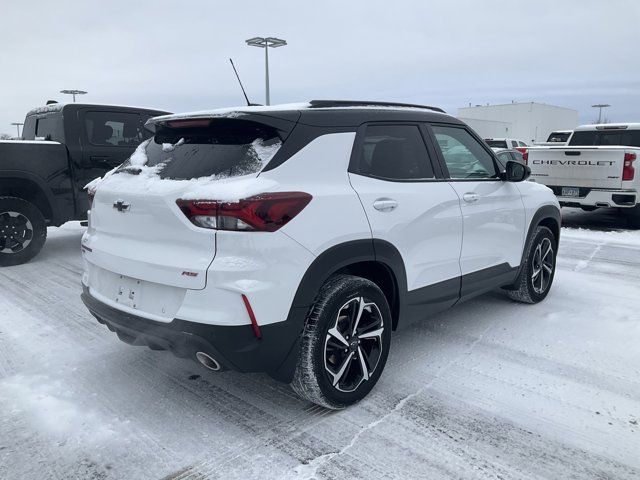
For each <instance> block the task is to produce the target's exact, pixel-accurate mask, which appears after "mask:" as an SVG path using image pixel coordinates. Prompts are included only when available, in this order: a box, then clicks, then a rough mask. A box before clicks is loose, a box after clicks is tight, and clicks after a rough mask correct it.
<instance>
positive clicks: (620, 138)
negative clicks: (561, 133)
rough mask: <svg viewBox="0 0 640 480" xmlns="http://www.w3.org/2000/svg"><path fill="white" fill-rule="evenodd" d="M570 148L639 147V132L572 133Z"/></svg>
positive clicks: (600, 131)
mask: <svg viewBox="0 0 640 480" xmlns="http://www.w3.org/2000/svg"><path fill="white" fill-rule="evenodd" d="M569 145H571V146H585V147H586V146H591V145H622V146H627V147H640V130H595V131H584V132H574V133H573V136H572V137H571V140H570V141H569Z"/></svg>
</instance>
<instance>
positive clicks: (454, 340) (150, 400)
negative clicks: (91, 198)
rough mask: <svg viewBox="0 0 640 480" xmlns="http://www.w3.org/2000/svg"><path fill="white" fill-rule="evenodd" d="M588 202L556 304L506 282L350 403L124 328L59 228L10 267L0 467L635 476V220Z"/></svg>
mask: <svg viewBox="0 0 640 480" xmlns="http://www.w3.org/2000/svg"><path fill="white" fill-rule="evenodd" d="M585 215H586V214H582V213H576V212H572V213H569V214H568V215H567V223H568V224H569V225H572V226H584V225H586V224H587V222H589V224H590V225H593V224H595V226H596V228H597V230H598V231H594V230H583V229H573V228H570V229H565V230H564V231H563V239H562V245H561V254H560V258H559V260H558V268H559V270H558V273H557V277H556V284H555V286H554V289H553V291H552V293H551V294H550V296H549V297H548V299H547V300H546V301H545V302H544V303H542V304H540V305H535V306H522V305H519V304H515V303H513V302H510V301H509V300H508V299H506V297H505V296H504V295H503V294H502V293H500V292H496V293H493V294H489V295H487V296H484V297H482V298H478V299H476V300H473V301H471V302H469V303H467V304H464V305H461V306H459V307H456V308H455V309H453V310H450V311H448V312H445V313H442V314H440V315H438V316H436V317H433V318H431V319H429V320H427V321H425V322H424V323H422V324H418V325H414V326H412V327H409V328H407V329H405V330H402V331H400V332H398V333H397V334H396V335H395V336H394V338H393V343H392V352H391V355H390V359H389V363H388V365H387V368H386V370H385V373H384V375H383V376H382V379H381V381H380V383H379V384H378V386H377V388H376V389H375V390H374V391H373V393H372V394H371V396H370V397H368V398H367V399H366V400H365V401H363V402H362V403H360V404H359V405H357V406H355V407H352V408H349V409H347V410H345V411H341V412H337V413H336V412H330V411H326V410H324V409H322V408H319V407H316V406H313V405H310V404H308V403H305V402H302V401H300V400H298V399H297V398H296V397H295V396H294V395H293V393H292V392H291V391H290V390H289V388H288V387H287V386H286V385H281V384H278V383H276V382H274V381H272V380H270V379H269V378H268V377H266V376H263V375H241V374H236V373H233V372H224V373H219V374H216V373H213V372H209V371H206V370H204V369H203V368H202V367H200V366H198V365H197V364H195V363H191V362H189V361H186V360H180V359H176V358H173V357H172V356H171V355H170V354H168V353H165V352H153V351H150V350H147V349H144V348H134V347H130V346H128V345H125V344H123V343H120V342H119V341H118V340H117V339H116V337H115V335H114V334H112V333H110V332H109V331H108V330H107V329H106V328H105V327H103V326H101V325H99V324H98V323H97V322H95V321H94V320H93V319H92V317H90V315H89V314H88V313H87V312H86V310H85V309H84V307H83V306H82V304H81V302H80V299H79V290H80V287H79V285H80V274H81V257H80V253H79V248H78V246H79V241H80V236H81V234H82V229H81V228H80V227H79V226H77V225H75V224H68V225H66V226H64V227H62V228H58V229H50V230H49V233H50V240H49V242H48V243H47V245H46V247H45V249H44V251H43V252H42V254H41V255H40V256H39V257H38V258H37V259H36V260H35V261H33V262H32V263H30V264H28V265H23V266H19V267H11V268H5V269H2V270H0V478H7V479H44V478H53V479H69V478H83V479H84V478H94V479H102V478H113V479H124V478H132V479H147V478H148V479H161V478H172V479H178V478H180V479H182V478H185V479H186V478H198V479H203V478H242V479H250V478H259V479H265V478H314V477H315V478H367V479H371V478H451V479H454V478H455V479H458V478H491V479H493V478H496V479H517V478H550V479H559V478H598V479H603V478H637V476H638V475H640V425H638V422H640V347H639V345H640V281H639V279H640V232H628V231H619V230H620V229H622V228H624V225H622V224H620V222H619V221H618V220H617V219H616V218H615V216H613V215H611V213H610V212H609V213H607V212H604V213H603V214H602V216H600V215H598V216H597V217H594V218H592V219H588V218H587V219H585V218H586V217H585ZM599 230H604V231H599ZM611 230H613V231H611Z"/></svg>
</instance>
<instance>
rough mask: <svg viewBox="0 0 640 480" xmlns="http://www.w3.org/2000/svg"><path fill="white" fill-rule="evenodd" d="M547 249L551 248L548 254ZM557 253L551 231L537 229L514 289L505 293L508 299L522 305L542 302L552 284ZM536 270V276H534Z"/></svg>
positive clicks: (556, 246)
mask: <svg viewBox="0 0 640 480" xmlns="http://www.w3.org/2000/svg"><path fill="white" fill-rule="evenodd" d="M547 248H551V251H550V252H549V253H547ZM538 253H540V257H538ZM557 253H558V242H557V240H556V238H555V236H554V235H553V233H552V232H551V230H549V229H548V228H547V227H542V226H539V227H537V228H536V230H535V232H534V233H533V236H532V237H531V241H530V242H529V244H528V245H527V252H526V254H525V256H524V265H523V266H522V269H521V270H520V274H519V276H518V279H517V280H516V283H515V287H516V288H515V289H514V290H508V291H507V293H508V295H509V297H511V298H512V299H513V300H516V301H518V302H522V303H538V302H541V301H542V300H544V299H545V298H546V296H547V295H548V294H549V290H550V289H551V285H552V284H553V278H554V276H555V273H556V255H557ZM548 269H550V271H549V270H548ZM536 270H537V271H538V275H535V273H536Z"/></svg>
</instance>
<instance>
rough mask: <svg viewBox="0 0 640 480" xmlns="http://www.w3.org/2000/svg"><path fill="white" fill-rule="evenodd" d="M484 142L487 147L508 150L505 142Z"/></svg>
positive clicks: (488, 140)
mask: <svg viewBox="0 0 640 480" xmlns="http://www.w3.org/2000/svg"><path fill="white" fill-rule="evenodd" d="M485 142H487V145H489V146H490V147H491V148H508V147H507V141H506V140H491V139H487V140H485Z"/></svg>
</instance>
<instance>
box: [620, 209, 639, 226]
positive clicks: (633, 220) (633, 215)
mask: <svg viewBox="0 0 640 480" xmlns="http://www.w3.org/2000/svg"><path fill="white" fill-rule="evenodd" d="M624 212H625V214H626V216H627V224H628V225H629V227H630V228H640V204H638V205H636V206H635V207H633V208H625V209H624Z"/></svg>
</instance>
